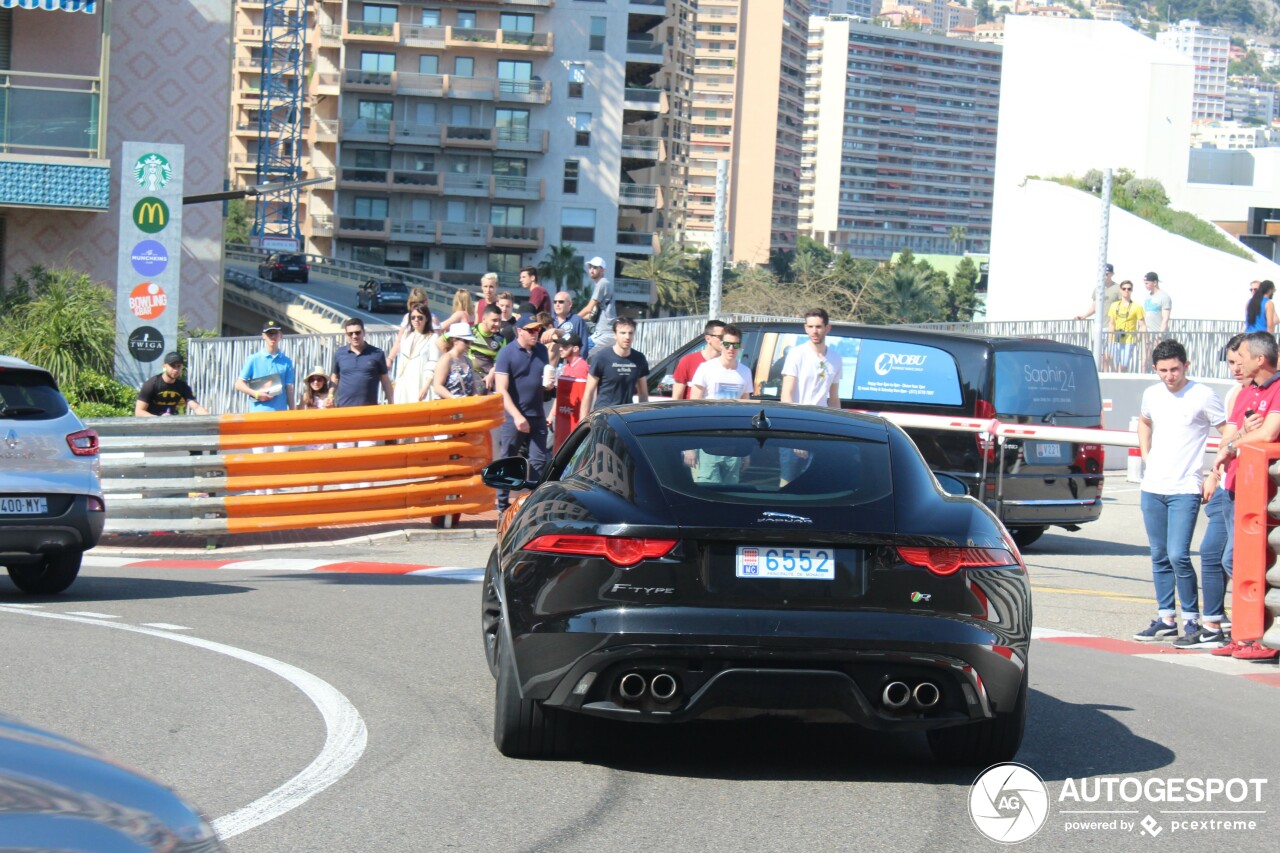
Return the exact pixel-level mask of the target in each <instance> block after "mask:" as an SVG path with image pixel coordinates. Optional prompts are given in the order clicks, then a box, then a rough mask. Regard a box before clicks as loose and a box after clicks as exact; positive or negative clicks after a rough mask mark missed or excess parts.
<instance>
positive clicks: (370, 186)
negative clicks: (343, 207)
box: [338, 166, 391, 192]
mask: <svg viewBox="0 0 1280 853" xmlns="http://www.w3.org/2000/svg"><path fill="white" fill-rule="evenodd" d="M338 188H339V189H344V190H349V189H358V190H380V191H384V192H385V191H388V190H390V189H391V170H390V169H364V168H360V167H352V166H343V167H342V168H341V169H339V170H338Z"/></svg>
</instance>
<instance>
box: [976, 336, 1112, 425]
mask: <svg viewBox="0 0 1280 853" xmlns="http://www.w3.org/2000/svg"><path fill="white" fill-rule="evenodd" d="M993 402H994V404H995V407H996V413H997V414H998V415H1001V416H1004V415H1027V416H1030V417H1034V418H1048V417H1050V416H1053V417H1055V418H1065V417H1080V418H1090V419H1092V420H1093V421H1095V422H1096V421H1098V420H1099V419H1100V417H1101V413H1102V395H1101V393H1100V392H1099V390H1098V372H1097V370H1096V369H1095V367H1094V364H1093V359H1091V358H1090V357H1089V356H1087V355H1083V354H1074V353H1069V352H1051V351H1045V350H1002V351H998V352H996V387H995V400H994V401H993Z"/></svg>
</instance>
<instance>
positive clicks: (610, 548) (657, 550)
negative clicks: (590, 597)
mask: <svg viewBox="0 0 1280 853" xmlns="http://www.w3.org/2000/svg"><path fill="white" fill-rule="evenodd" d="M674 547H676V540H674V539H634V538H631V537H626V536H585V535H579V534H572V535H571V534H562V533H552V534H548V535H545V536H539V537H537V538H536V539H534V540H533V541H532V542H530V543H529V544H527V545H525V546H524V550H525V551H540V552H542V553H544V554H565V555H571V556H575V557H604V558H605V559H606V560H608V561H609V562H610V563H613V564H614V565H615V566H618V567H619V568H623V569H627V568H630V567H631V566H634V565H636V564H637V563H639V562H641V561H643V560H656V559H657V558H659V557H665V556H666V555H667V554H668V553H670V551H671V549H672V548H674Z"/></svg>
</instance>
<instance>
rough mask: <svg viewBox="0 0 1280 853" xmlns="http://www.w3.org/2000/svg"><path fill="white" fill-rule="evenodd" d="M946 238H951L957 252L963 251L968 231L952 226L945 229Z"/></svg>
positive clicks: (959, 226)
mask: <svg viewBox="0 0 1280 853" xmlns="http://www.w3.org/2000/svg"><path fill="white" fill-rule="evenodd" d="M947 236H948V237H950V238H951V242H952V243H954V244H955V246H956V251H957V252H963V251H964V241H965V239H967V238H968V236H969V229H968V228H965V227H964V226H963V225H952V226H951V227H950V228H949V229H947Z"/></svg>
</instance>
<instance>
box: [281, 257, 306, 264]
mask: <svg viewBox="0 0 1280 853" xmlns="http://www.w3.org/2000/svg"><path fill="white" fill-rule="evenodd" d="M305 260H306V258H304V257H303V256H302V255H281V256H280V258H279V262H280V263H282V264H300V263H302V262H303V261H305Z"/></svg>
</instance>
